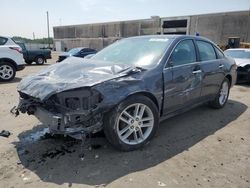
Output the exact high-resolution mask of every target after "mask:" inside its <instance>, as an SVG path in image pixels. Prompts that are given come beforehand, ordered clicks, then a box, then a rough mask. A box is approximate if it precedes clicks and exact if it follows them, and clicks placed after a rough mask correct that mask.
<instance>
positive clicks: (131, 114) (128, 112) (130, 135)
mask: <svg viewBox="0 0 250 188" xmlns="http://www.w3.org/2000/svg"><path fill="white" fill-rule="evenodd" d="M153 126H154V115H153V112H152V111H151V109H150V108H149V107H148V106H147V105H145V104H141V103H135V104H132V105H129V106H128V107H127V108H125V109H124V110H123V111H122V112H121V114H120V116H119V118H118V121H117V125H116V129H117V133H118V137H119V139H120V140H121V141H122V142H124V143H126V144H129V145H135V144H140V143H142V142H143V141H145V140H146V139H147V138H148V137H149V135H150V133H151V132H152V130H153Z"/></svg>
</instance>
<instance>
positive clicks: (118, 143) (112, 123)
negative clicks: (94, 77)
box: [104, 95, 159, 151]
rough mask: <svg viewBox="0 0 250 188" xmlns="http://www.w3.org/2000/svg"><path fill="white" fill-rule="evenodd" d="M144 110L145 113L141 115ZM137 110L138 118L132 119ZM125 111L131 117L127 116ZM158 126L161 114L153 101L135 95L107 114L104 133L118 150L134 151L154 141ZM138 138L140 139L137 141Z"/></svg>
mask: <svg viewBox="0 0 250 188" xmlns="http://www.w3.org/2000/svg"><path fill="white" fill-rule="evenodd" d="M144 107H145V108H144ZM143 108H144V111H143V113H141V112H142V109H143ZM136 109H138V111H137V112H138V113H137V114H138V116H137V117H138V118H135V117H131V116H134V113H135V111H136ZM125 111H126V112H127V113H128V114H130V115H131V116H130V117H129V116H128V115H126V114H127V113H126V112H125ZM140 113H141V114H142V116H141V114H140ZM140 117H142V118H140ZM146 118H148V120H146ZM121 119H123V120H121ZM143 119H144V121H143V122H142V121H141V120H143ZM125 122H126V123H125ZM158 124H159V113H158V109H157V107H156V105H155V104H154V103H153V101H152V100H150V99H149V98H148V97H145V96H142V95H134V96H131V97H128V98H127V99H126V100H124V101H123V102H121V103H120V104H119V105H117V106H116V107H115V108H114V109H113V110H111V111H110V112H109V113H107V114H105V117H104V133H105V136H106V138H107V140H108V141H109V142H110V144H111V145H112V146H114V147H115V148H116V149H118V150H121V151H132V150H136V149H138V148H141V147H143V146H144V145H145V144H147V143H148V142H149V140H151V139H152V137H153V136H154V135H155V133H156V130H157V128H158ZM125 130H126V131H125ZM142 135H143V136H144V137H142ZM136 138H138V139H137V140H136Z"/></svg>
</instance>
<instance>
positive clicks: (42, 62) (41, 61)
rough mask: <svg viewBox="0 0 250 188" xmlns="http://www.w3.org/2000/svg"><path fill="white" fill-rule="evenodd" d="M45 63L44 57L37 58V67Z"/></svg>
mask: <svg viewBox="0 0 250 188" xmlns="http://www.w3.org/2000/svg"><path fill="white" fill-rule="evenodd" d="M44 62H45V59H44V57H42V56H38V57H36V64H37V65H43V64H44Z"/></svg>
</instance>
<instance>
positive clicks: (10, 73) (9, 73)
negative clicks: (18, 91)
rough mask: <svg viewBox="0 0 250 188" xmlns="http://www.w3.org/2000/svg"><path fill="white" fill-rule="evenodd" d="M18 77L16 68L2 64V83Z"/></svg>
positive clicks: (0, 67) (0, 64)
mask: <svg viewBox="0 0 250 188" xmlns="http://www.w3.org/2000/svg"><path fill="white" fill-rule="evenodd" d="M15 76H16V69H15V67H14V66H13V65H12V64H11V63H9V62H2V63H0V81H3V82H7V81H11V80H13V79H14V78H15Z"/></svg>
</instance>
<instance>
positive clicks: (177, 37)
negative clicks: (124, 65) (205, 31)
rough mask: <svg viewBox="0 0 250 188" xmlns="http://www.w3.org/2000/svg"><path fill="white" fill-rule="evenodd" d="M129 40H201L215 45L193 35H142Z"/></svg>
mask: <svg viewBox="0 0 250 188" xmlns="http://www.w3.org/2000/svg"><path fill="white" fill-rule="evenodd" d="M129 38H161V39H162V38H166V39H179V40H182V39H196V40H203V41H207V42H210V43H212V44H214V45H216V44H215V43H214V42H212V41H211V40H209V39H207V38H205V37H202V36H195V35H166V34H164V35H144V36H135V37H129Z"/></svg>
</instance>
